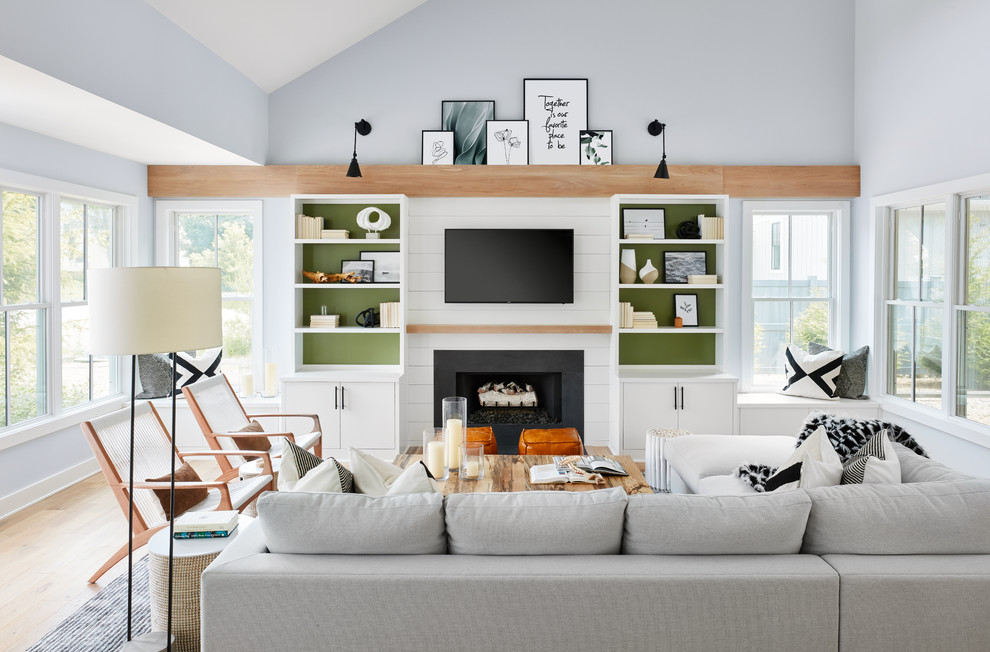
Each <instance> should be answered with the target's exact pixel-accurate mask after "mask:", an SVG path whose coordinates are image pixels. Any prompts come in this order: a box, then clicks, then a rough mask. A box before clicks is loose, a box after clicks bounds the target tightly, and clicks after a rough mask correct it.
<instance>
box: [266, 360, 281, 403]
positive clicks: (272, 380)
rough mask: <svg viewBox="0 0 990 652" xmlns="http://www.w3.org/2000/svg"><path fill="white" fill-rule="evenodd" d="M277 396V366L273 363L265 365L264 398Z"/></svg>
mask: <svg viewBox="0 0 990 652" xmlns="http://www.w3.org/2000/svg"><path fill="white" fill-rule="evenodd" d="M276 394H278V365H276V364H275V363H274V362H266V363H265V396H275V395H276Z"/></svg>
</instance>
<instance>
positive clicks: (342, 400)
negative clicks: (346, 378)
mask: <svg viewBox="0 0 990 652" xmlns="http://www.w3.org/2000/svg"><path fill="white" fill-rule="evenodd" d="M340 409H341V410H343V409H345V408H344V386H343V385H341V386H340Z"/></svg>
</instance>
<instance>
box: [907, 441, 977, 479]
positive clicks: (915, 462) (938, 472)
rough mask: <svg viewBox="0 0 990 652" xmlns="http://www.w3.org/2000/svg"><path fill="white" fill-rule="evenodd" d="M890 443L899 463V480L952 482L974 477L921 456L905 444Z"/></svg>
mask: <svg viewBox="0 0 990 652" xmlns="http://www.w3.org/2000/svg"><path fill="white" fill-rule="evenodd" d="M891 444H892V445H893V447H894V452H896V453H897V459H898V460H899V461H900V464H901V482H934V481H943V482H945V481H948V482H954V481H956V480H973V479H974V478H973V476H971V475H966V474H965V473H959V472H958V471H956V470H954V469H950V468H949V467H947V466H946V465H944V464H942V463H941V462H936V461H935V460H933V459H931V458H928V457H922V456H921V455H918V454H917V453H915V452H914V451H913V450H911V449H910V448H908V447H907V446H905V445H903V444H898V443H897V442H896V441H895V442H891Z"/></svg>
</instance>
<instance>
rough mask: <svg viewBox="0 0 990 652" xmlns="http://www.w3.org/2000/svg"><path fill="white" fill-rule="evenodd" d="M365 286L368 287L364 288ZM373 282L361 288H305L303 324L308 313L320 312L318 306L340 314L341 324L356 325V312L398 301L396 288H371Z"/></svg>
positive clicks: (328, 311)
mask: <svg viewBox="0 0 990 652" xmlns="http://www.w3.org/2000/svg"><path fill="white" fill-rule="evenodd" d="M365 287H367V288H368V289H365ZM373 288H374V284H373V283H367V284H365V286H363V287H362V288H361V289H348V288H340V289H326V290H324V289H317V288H315V287H314V288H313V289H305V290H303V291H302V293H303V299H302V306H303V324H302V325H303V326H308V325H309V315H318V314H320V307H321V306H326V307H327V314H330V315H340V325H341V326H357V323H356V322H355V321H354V320H355V319H356V318H357V316H358V314H359V313H361V312H363V311H364V310H367V309H368V308H374V309H375V310H379V305H378V304H380V303H384V302H386V301H398V300H399V290H398V288H380V289H377V290H376V289H373Z"/></svg>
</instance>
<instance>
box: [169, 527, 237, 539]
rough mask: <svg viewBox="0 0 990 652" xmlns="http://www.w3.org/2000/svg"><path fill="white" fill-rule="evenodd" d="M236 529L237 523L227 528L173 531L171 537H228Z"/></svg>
mask: <svg viewBox="0 0 990 652" xmlns="http://www.w3.org/2000/svg"><path fill="white" fill-rule="evenodd" d="M236 529H237V523H234V527H232V528H230V529H229V530H196V531H194V532H173V533H172V538H173V539H222V538H224V537H229V536H230V535H231V534H233V533H234V530H236Z"/></svg>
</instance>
